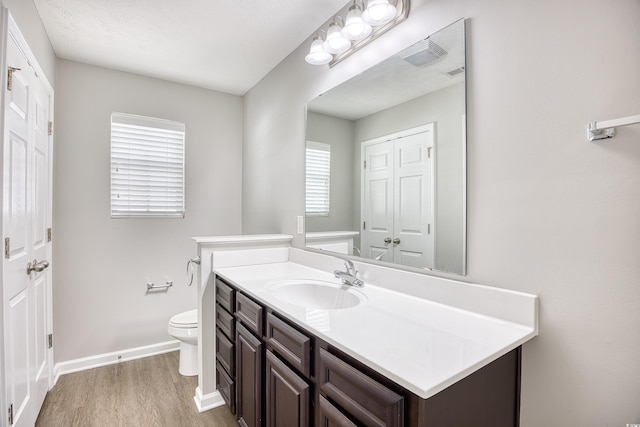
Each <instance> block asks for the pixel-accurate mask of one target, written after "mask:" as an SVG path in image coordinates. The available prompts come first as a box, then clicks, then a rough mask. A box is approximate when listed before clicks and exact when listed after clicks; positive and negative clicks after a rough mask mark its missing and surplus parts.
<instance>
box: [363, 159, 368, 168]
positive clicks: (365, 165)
mask: <svg viewBox="0 0 640 427" xmlns="http://www.w3.org/2000/svg"><path fill="white" fill-rule="evenodd" d="M364 168H365V169H366V168H367V161H366V160H365V161H364Z"/></svg>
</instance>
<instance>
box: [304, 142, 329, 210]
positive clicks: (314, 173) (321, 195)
mask: <svg viewBox="0 0 640 427" xmlns="http://www.w3.org/2000/svg"><path fill="white" fill-rule="evenodd" d="M306 176H307V180H306V193H307V199H306V214H307V215H310V216H313V215H316V216H327V215H329V197H330V188H331V146H330V145H329V144H324V143H321V142H311V141H307V149H306Z"/></svg>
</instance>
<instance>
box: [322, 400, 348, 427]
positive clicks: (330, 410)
mask: <svg viewBox="0 0 640 427" xmlns="http://www.w3.org/2000/svg"><path fill="white" fill-rule="evenodd" d="M318 402H319V403H320V405H319V408H318V426H319V427H333V426H340V427H356V425H355V424H354V423H352V422H351V420H350V419H349V418H347V416H346V415H344V414H343V413H342V412H340V410H339V409H338V408H336V407H335V406H333V405H332V404H331V403H330V402H329V401H328V400H327V399H325V397H324V396H322V395H320V396H319V400H318Z"/></svg>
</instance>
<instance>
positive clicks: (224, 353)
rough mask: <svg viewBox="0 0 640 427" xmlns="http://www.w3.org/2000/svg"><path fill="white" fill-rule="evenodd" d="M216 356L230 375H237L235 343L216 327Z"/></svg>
mask: <svg viewBox="0 0 640 427" xmlns="http://www.w3.org/2000/svg"><path fill="white" fill-rule="evenodd" d="M216 358H217V359H218V363H220V364H221V365H222V366H223V367H224V368H225V369H226V370H227V372H228V373H229V375H235V368H236V366H235V360H236V359H235V354H234V345H233V343H232V342H231V341H230V340H229V339H228V338H227V337H226V336H225V335H224V334H222V333H220V329H216Z"/></svg>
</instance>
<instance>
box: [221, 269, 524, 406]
mask: <svg viewBox="0 0 640 427" xmlns="http://www.w3.org/2000/svg"><path fill="white" fill-rule="evenodd" d="M215 272H216V274H219V275H220V276H223V277H225V278H227V279H228V280H230V281H231V282H233V283H235V284H236V285H237V286H238V287H239V288H240V289H242V290H243V291H245V292H246V293H247V294H249V295H250V296H252V297H254V298H255V299H256V300H258V301H260V302H261V303H263V304H265V305H267V306H270V307H271V308H273V309H276V310H277V311H279V312H280V313H281V314H283V315H285V316H286V317H288V318H289V319H290V320H291V321H292V322H294V323H296V324H298V325H300V326H302V327H303V328H305V329H307V330H309V331H311V332H313V333H314V334H315V335H317V336H318V337H319V338H321V339H323V340H325V341H327V342H328V343H330V344H332V345H334V346H336V347H337V348H339V349H340V350H342V351H344V352H345V353H347V354H349V355H350V356H352V357H354V358H356V359H357V360H359V361H361V362H362V363H364V364H365V365H367V366H369V367H371V368H373V369H375V370H376V371H378V372H380V373H381V374H383V375H385V376H386V377H388V378H390V379H391V380H393V381H395V382H397V383H398V384H400V385H401V386H403V387H405V388H407V389H408V390H410V391H411V392H413V393H415V394H416V395H418V396H419V397H422V398H428V397H431V396H433V395H434V394H436V393H438V392H439V391H442V390H443V389H445V388H446V387H448V386H450V385H452V384H454V383H456V382H457V381H459V380H461V379H462V378H464V377H466V376H467V375H469V374H471V373H473V372H474V371H476V370H478V369H479V368H481V367H483V366H485V365H487V364H489V363H490V362H492V361H493V360H495V359H497V358H499V357H500V356H502V355H504V354H506V353H508V352H509V351H511V350H513V349H514V348H516V347H518V346H520V345H521V344H523V343H524V342H526V341H528V340H530V339H531V338H533V337H534V336H536V335H537V327H532V326H531V325H526V324H520V323H516V322H511V321H507V320H502V319H499V318H496V317H491V316H487V315H482V314H478V313H474V312H472V311H468V310H463V309H460V308H456V307H453V306H450V305H446V304H442V303H436V302H433V301H430V300H428V299H425V298H420V297H417V296H412V295H408V294H405V293H400V292H397V291H394V290H390V289H386V288H383V287H380V286H375V285H372V284H370V283H367V284H365V286H364V287H363V288H357V289H356V290H357V292H361V293H362V294H364V295H365V297H366V298H365V300H364V301H362V302H361V303H360V304H359V305H357V306H355V307H352V308H348V309H341V310H318V309H314V310H311V309H305V308H303V307H300V306H297V305H293V304H290V303H287V302H285V301H282V300H280V299H278V298H277V297H276V296H274V295H273V294H272V293H270V292H269V288H270V286H272V285H273V283H274V282H275V281H281V280H291V279H302V280H304V279H307V280H324V281H331V282H334V283H339V281H338V280H337V279H335V278H334V277H333V274H331V273H327V272H325V271H322V270H318V269H315V268H311V267H307V266H305V265H302V264H298V263H294V262H275V263H265V264H261V265H248V266H247V265H244V266H238V267H222V268H216V269H215ZM470 286H473V285H470ZM505 292H508V291H505ZM531 297H533V298H535V296H531Z"/></svg>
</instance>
